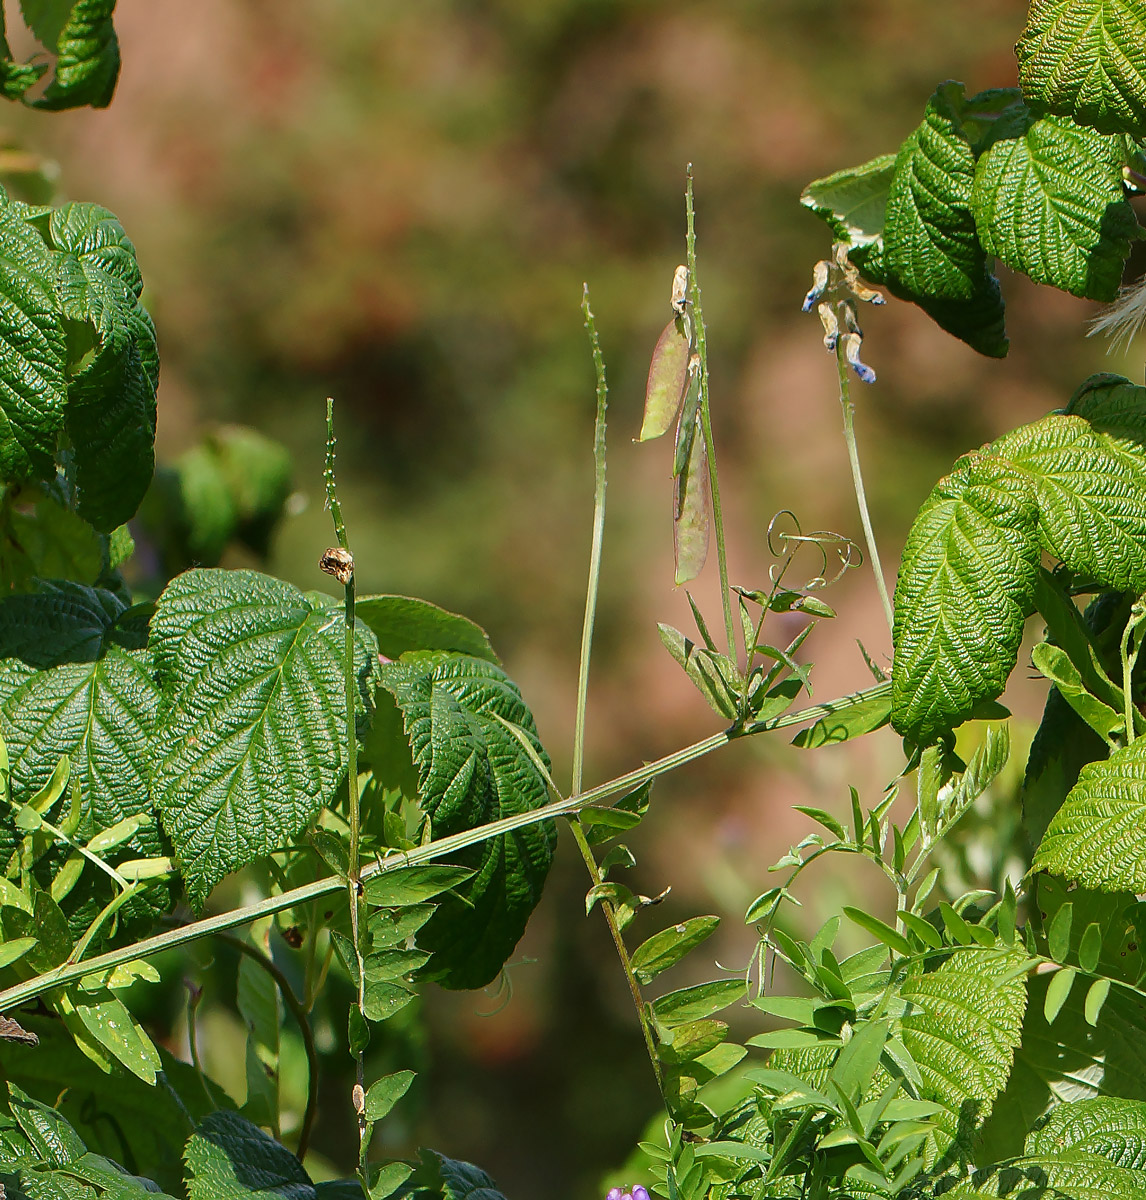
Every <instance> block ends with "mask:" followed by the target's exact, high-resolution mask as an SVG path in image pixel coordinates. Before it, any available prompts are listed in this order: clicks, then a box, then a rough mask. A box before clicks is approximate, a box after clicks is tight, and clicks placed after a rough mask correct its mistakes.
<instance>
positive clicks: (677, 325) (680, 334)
mask: <svg viewBox="0 0 1146 1200" xmlns="http://www.w3.org/2000/svg"><path fill="white" fill-rule="evenodd" d="M688 347H689V333H688V318H687V317H674V318H673V319H672V320H671V321H670V322H669V323H668V324H667V325H666V326H665V327H664V330H663V331H662V332H661V335H660V337H659V338H658V339H657V344H656V346H655V347H654V349H653V357H652V362H651V363H650V364H649V378H648V382H647V383H646V385H645V415H644V420H643V421H642V423H641V432H640V434H639V435H638V437H637V441H639V442H647V441H648V440H649V439H650V438H658V437H661V436H663V435H664V434H666V433H668V431H669V430H670V429H671V428H672V423H673V421H675V420H676V414H677V410H678V409H679V408H680V402H681V400H682V399H683V397H684V389H685V385H686V384H687V383H688Z"/></svg>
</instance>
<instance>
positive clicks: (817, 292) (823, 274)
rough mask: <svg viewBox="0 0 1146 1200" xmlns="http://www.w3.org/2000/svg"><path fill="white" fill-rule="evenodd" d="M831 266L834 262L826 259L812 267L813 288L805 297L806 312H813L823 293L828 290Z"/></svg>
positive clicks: (804, 306)
mask: <svg viewBox="0 0 1146 1200" xmlns="http://www.w3.org/2000/svg"><path fill="white" fill-rule="evenodd" d="M831 268H832V264H831V263H830V262H828V261H827V260H826V259H825V260H822V261H821V262H818V263H816V265H815V266H814V267H813V268H812V290H811V291H810V292H809V293H808V294H807V295H806V296H805V297H804V305H803V308H804V312H811V311H812V309H813V308H814V307H815V306H816V304H817V302H818V301H819V300H820V298H821V297H822V296H823V294H824V293H825V292H826V291H827V290H828V283H829V281H830V278H831Z"/></svg>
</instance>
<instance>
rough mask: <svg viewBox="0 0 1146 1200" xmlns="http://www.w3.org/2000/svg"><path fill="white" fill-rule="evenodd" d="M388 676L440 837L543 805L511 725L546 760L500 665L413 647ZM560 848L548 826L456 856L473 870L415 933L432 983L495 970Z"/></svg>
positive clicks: (474, 978) (472, 978)
mask: <svg viewBox="0 0 1146 1200" xmlns="http://www.w3.org/2000/svg"><path fill="white" fill-rule="evenodd" d="M381 681H382V686H383V687H384V688H385V689H386V690H387V691H388V692H389V693H390V694H391V695H392V696H393V697H394V700H395V702H396V703H397V705H398V708H399V709H400V710H401V712H402V717H403V722H404V726H405V731H406V737H407V739H408V740H409V743H410V749H411V751H412V753H413V758H414V762H415V764H416V766H417V768H418V780H419V791H420V793H421V802H422V807H423V808H424V809H425V811H426V813H427V814H428V815H429V817H430V820H431V824H432V828H433V833H434V836H435V837H443V836H446V835H449V834H451V833H458V832H461V831H462V830H467V829H473V828H475V827H476V826H478V825H482V824H485V823H487V822H489V821H494V820H497V819H498V818H499V817H507V816H511V815H513V814H517V813H522V812H527V811H529V810H531V809H535V808H540V807H541V806H542V805H544V804H545V803H546V801H547V799H548V790H547V782H546V779H545V777H544V775H543V774H542V772H541V771H540V770H539V769H538V766H537V763H536V762H535V761H534V758H533V756H532V755H531V754H530V753H529V752H528V751H527V750H526V748H525V746H524V745H523V744H522V742H521V741H520V740H519V738H518V736H517V735H516V734H515V732H514V730H516V731H518V732H519V733H520V735H521V737H522V738H525V739H528V742H529V744H530V746H531V747H532V749H533V752H534V754H536V755H537V757H538V758H539V759H540V761H541V762H543V763H545V765H546V769H548V761H549V760H548V758H547V757H546V755H545V751H544V749H543V748H542V746H541V743H540V741H539V740H538V737H537V730H536V727H535V725H534V723H533V716H532V714H531V713H530V711H529V709H528V708H527V707H526V705H525V702H524V701H523V700H522V698H521V693H520V692H519V691H518V689H517V687H516V685H515V684H514V683H513V682H512V681H511V680H510V679H509V678H508V677H507V676H506V674H505V673H504V672H503V671H502V670H501V669H500V668H499V667H497V666H496V665H494V664H493V663H490V662H487V661H485V660H483V659H479V658H474V657H472V656H470V655H465V654H453V653H448V652H444V651H437V652H416V653H409V654H405V655H403V656H402V658H401V660H400V661H398V662H394V663H384V664H383V665H382V667H381ZM555 841H556V832H555V830H554V827H553V823H552V822H551V821H545V822H539V823H537V824H535V825H529V826H526V827H525V828H523V829H518V830H515V831H514V832H512V833H508V834H504V835H502V836H500V837H496V838H490V839H488V840H487V841H485V842H482V843H481V844H480V845H478V846H474V847H472V848H471V849H470V850H468V851H465V852H463V853H461V854H458V855H457V856H456V858H457V859H458V861H459V862H460V863H461V864H462V865H464V866H469V867H473V868H475V869H476V870H477V874H476V875H475V877H474V878H473V879H472V880H470V881H469V882H468V883H466V884H465V885H464V886H463V887H461V888H459V889H458V894H457V895H451V896H448V897H446V898H445V899H444V900H442V901H441V902H440V903H439V904H438V907H437V910H436V912H435V914H434V916H433V917H432V918H431V919H430V921H429V923H428V924H427V925H426V927H425V929H424V930H423V931H422V932H421V933H420V934H419V944H420V945H422V946H423V947H424V948H425V949H427V950H431V951H433V952H434V958H433V959H432V960H431V962H430V964H429V966H428V968H427V971H428V973H429V975H430V976H431V977H433V978H436V979H439V980H440V981H441V982H442V983H443V985H444V986H446V987H455V988H474V987H483V986H484V985H485V984H487V983H489V982H490V980H492V979H493V978H494V977H495V976H496V975H497V973H498V971H500V970H501V967H502V965H503V964H504V963H505V962H506V960H507V959H508V958H509V955H510V954H511V953H512V951H513V948H514V946H516V945H517V942H518V940H519V939H520V937H521V935H522V933H523V932H524V930H525V923H526V921H527V920H528V918H529V914H530V913H531V912H532V911H533V908H534V906H535V905H536V904H537V901H538V900H539V899H540V897H541V889H542V886H543V885H544V883H545V876H546V874H547V873H548V870H549V864H550V862H551V861H552V858H553V847H554V843H555Z"/></svg>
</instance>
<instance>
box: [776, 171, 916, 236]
mask: <svg viewBox="0 0 1146 1200" xmlns="http://www.w3.org/2000/svg"><path fill="white" fill-rule="evenodd" d="M895 158H896V156H895V155H894V154H884V155H881V156H880V157H879V158H873V159H872V160H871V162H866V163H864V164H863V165H862V166H859V167H849V168H848V169H846V170H843V171H836V172H835V174H833V175H828V176H827V177H826V178H824V179H817V180H815V181H814V182H813V183H809V184H808V186H807V187H806V188H804V190H803V192H802V193H801V195H800V203H801V204H802V205H804V207H805V208H810V209H811V210H812V212H814V213H815V214H816V216H817V217H819V218H820V219H821V220H823V221H826V222H827V223H828V225H830V226H831V229H832V232H833V233H834V234H835V235H836V237H837V238H838V239H839V240H840V241H841V242H845V243H847V245H849V246H866V245H869V244H871V243H875V242H881V241H882V239H883V222H884V214H885V213H886V211H887V192H888V188H890V187H891V180H892V177H893V176H894V175H895Z"/></svg>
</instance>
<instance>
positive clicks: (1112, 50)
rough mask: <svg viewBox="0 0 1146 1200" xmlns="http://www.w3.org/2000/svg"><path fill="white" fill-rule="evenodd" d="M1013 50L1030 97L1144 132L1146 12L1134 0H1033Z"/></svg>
mask: <svg viewBox="0 0 1146 1200" xmlns="http://www.w3.org/2000/svg"><path fill="white" fill-rule="evenodd" d="M1015 53H1016V54H1017V55H1018V59H1019V82H1020V83H1021V84H1022V88H1023V94H1024V95H1025V96H1026V97H1027V99H1028V100H1029V101H1031V102H1032V103H1034V104H1037V105H1040V106H1042V107H1044V108H1045V109H1047V110H1049V111H1050V112H1054V113H1059V114H1062V115H1063V116H1069V117H1073V118H1074V119H1075V120H1076V121H1078V122H1079V123H1080V124H1082V125H1093V126H1094V127H1095V128H1096V129H1099V130H1102V131H1103V132H1104V133H1119V132H1121V133H1129V134H1132V135H1133V136H1135V137H1141V136H1143V135H1144V134H1146V13H1143V11H1142V7H1141V5H1140V4H1138V3H1137V2H1136V0H1033V2H1032V4H1031V9H1030V15H1029V16H1028V18H1027V26H1026V28H1025V29H1024V30H1023V34H1022V37H1020V38H1019V43H1018V45H1017V46H1016V47H1015Z"/></svg>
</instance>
